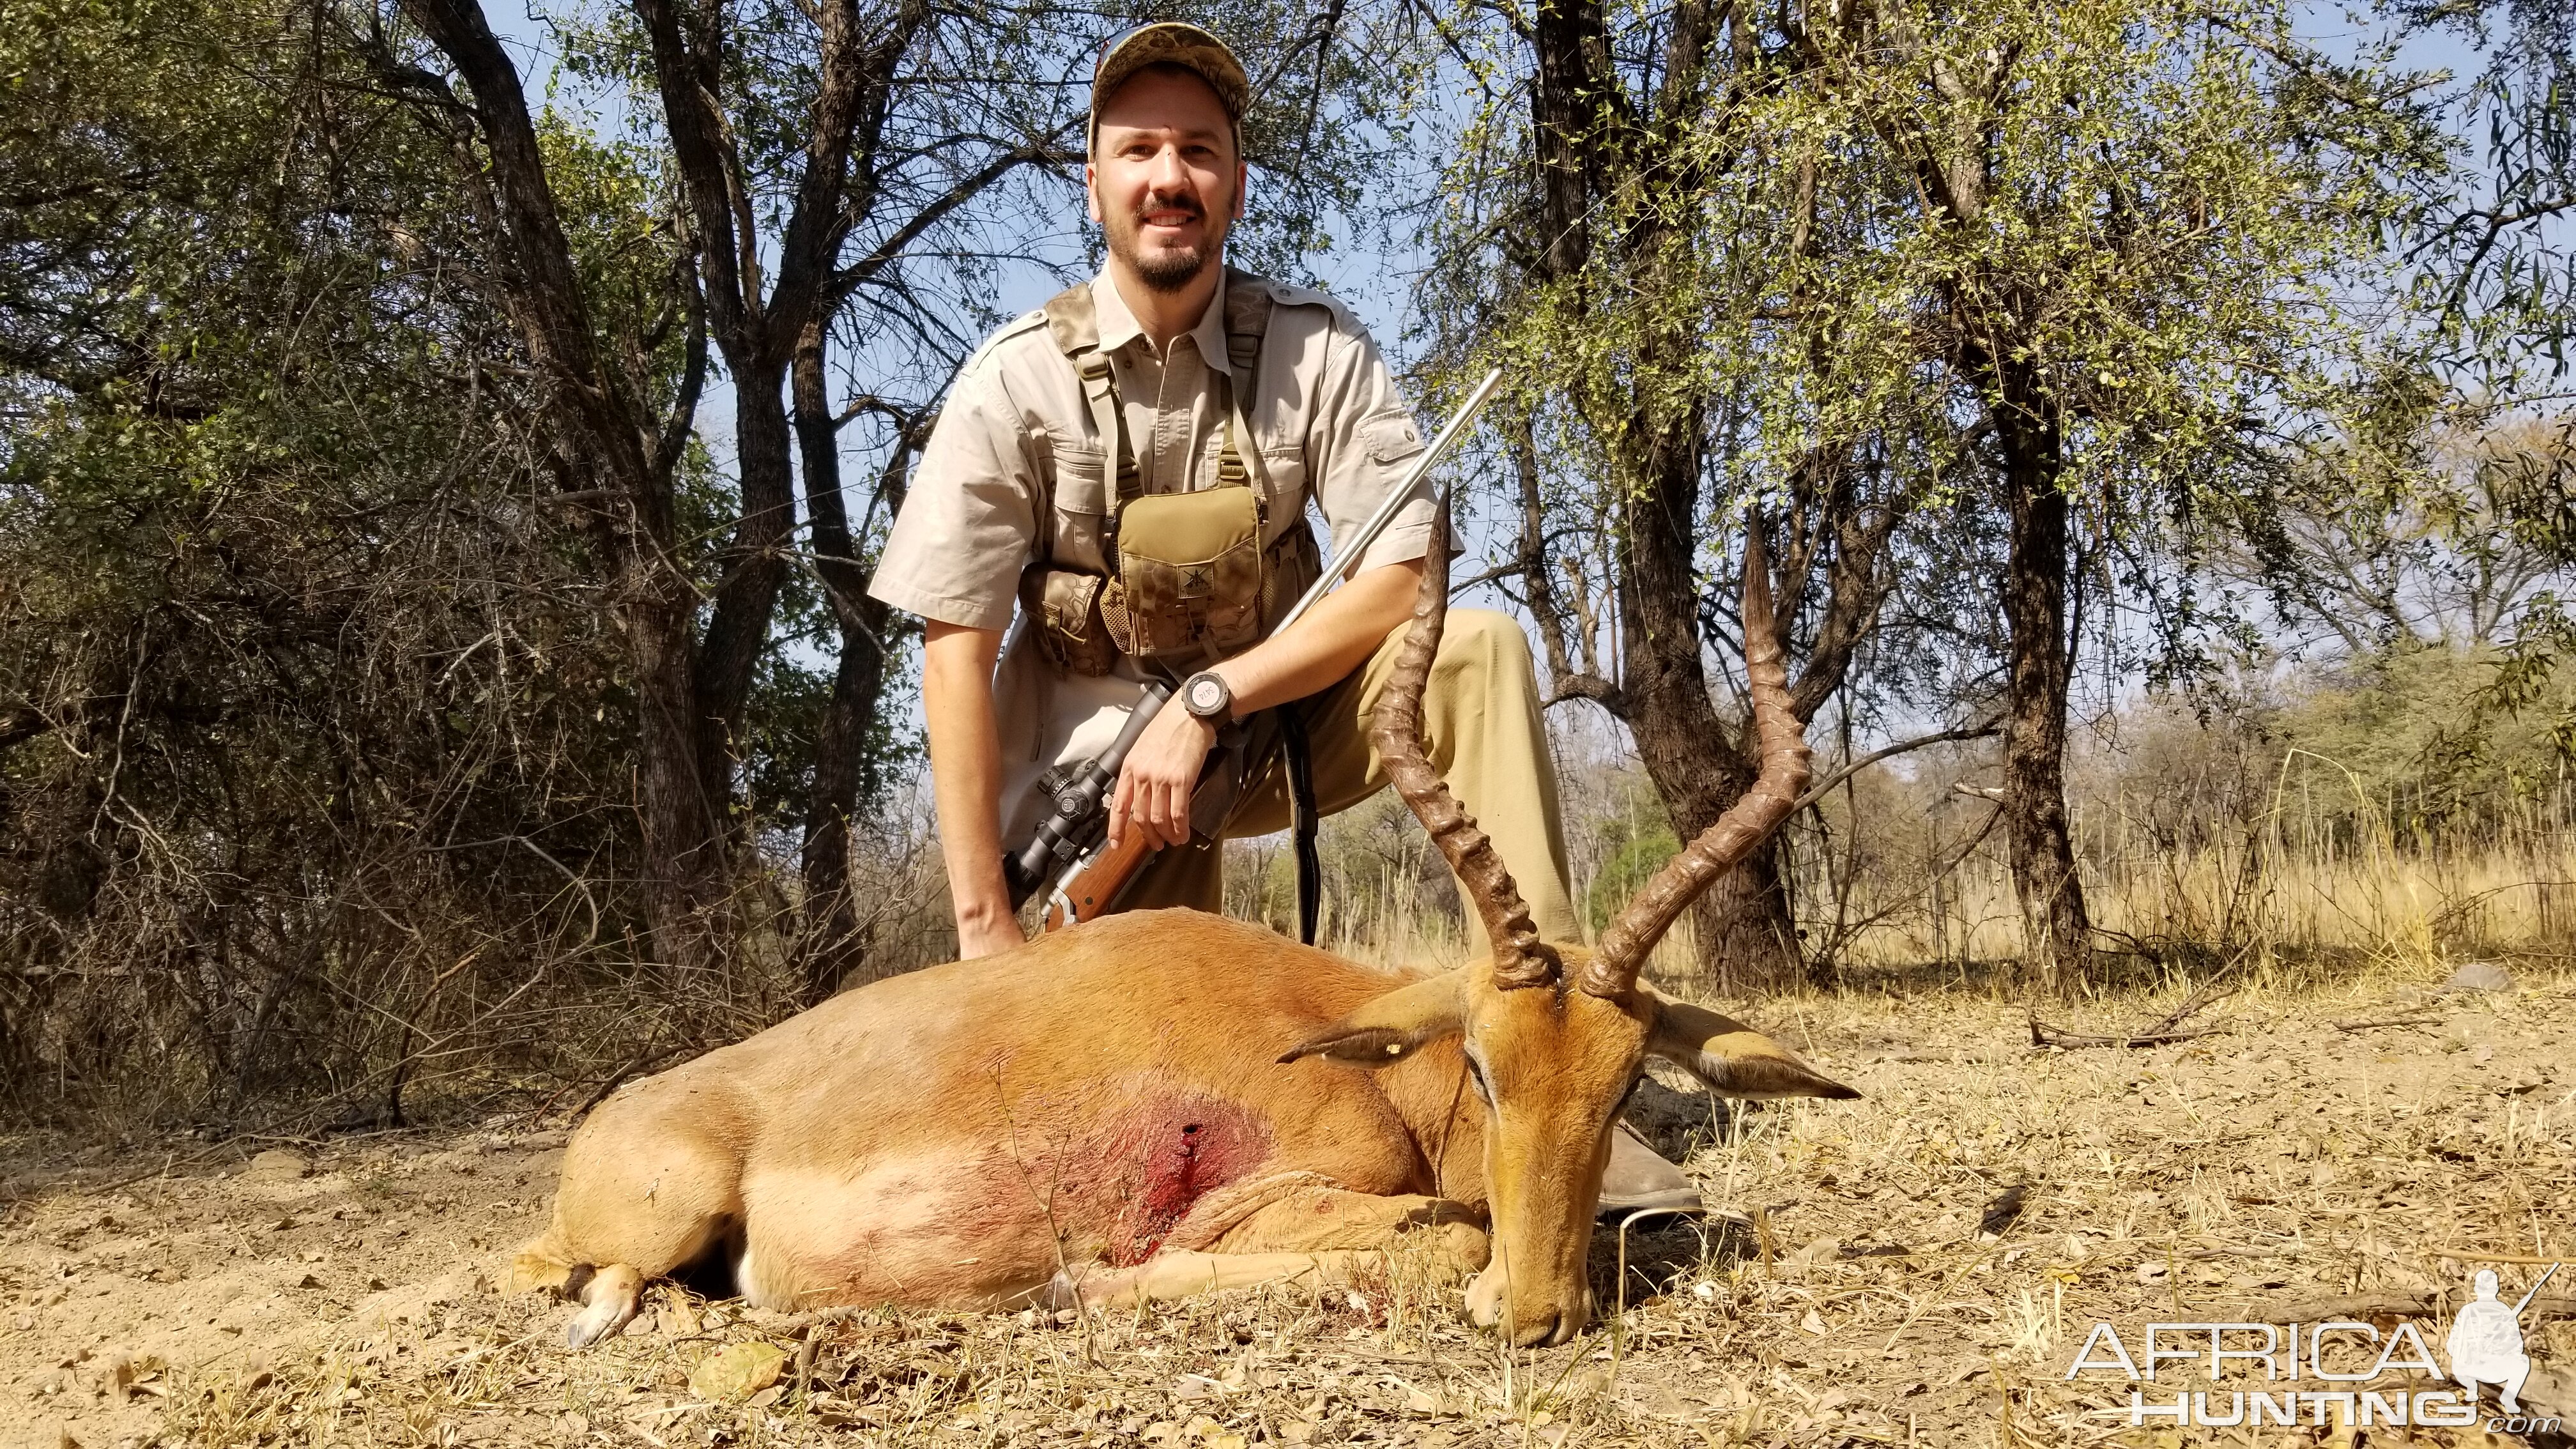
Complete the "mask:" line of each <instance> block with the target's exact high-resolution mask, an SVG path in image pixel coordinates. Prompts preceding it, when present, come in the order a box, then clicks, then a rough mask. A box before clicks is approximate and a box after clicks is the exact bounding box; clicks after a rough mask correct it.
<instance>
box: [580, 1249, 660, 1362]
mask: <svg viewBox="0 0 2576 1449" xmlns="http://www.w3.org/2000/svg"><path fill="white" fill-rule="evenodd" d="M580 1298H581V1304H582V1308H581V1311H580V1312H579V1313H576V1314H574V1315H573V1316H572V1322H570V1323H568V1324H566V1325H564V1346H565V1347H566V1348H587V1347H588V1346H590V1345H591V1344H594V1343H597V1342H598V1341H599V1340H601V1339H603V1338H606V1337H608V1336H609V1335H610V1334H612V1333H615V1332H616V1331H617V1330H619V1329H621V1328H624V1327H625V1326H626V1325H627V1322H628V1321H629V1320H631V1319H633V1318H634V1317H635V1310H636V1308H637V1307H638V1306H639V1305H640V1304H641V1303H642V1302H643V1298H644V1275H643V1274H641V1273H638V1272H636V1271H635V1270H634V1269H633V1268H630V1267H628V1266H627V1265H626V1264H624V1263H611V1264H609V1265H608V1266H607V1267H605V1268H602V1269H600V1270H599V1271H598V1272H596V1273H593V1274H591V1275H590V1281H589V1282H588V1283H585V1284H583V1285H582V1289H581V1293H580Z"/></svg>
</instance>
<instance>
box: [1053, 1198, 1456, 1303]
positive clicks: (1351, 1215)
mask: <svg viewBox="0 0 2576 1449" xmlns="http://www.w3.org/2000/svg"><path fill="white" fill-rule="evenodd" d="M1176 1236H1178V1234H1177V1233H1176ZM1408 1251H1411V1252H1427V1253H1428V1254H1429V1256H1430V1261H1431V1264H1432V1266H1433V1268H1434V1270H1435V1272H1436V1273H1437V1274H1438V1275H1439V1276H1442V1277H1444V1278H1445V1277H1459V1276H1464V1275H1466V1274H1468V1273H1473V1272H1475V1271H1476V1270H1477V1269H1479V1268H1482V1267H1483V1266H1484V1264H1485V1259H1486V1255H1487V1251H1488V1242H1487V1238H1486V1234H1485V1229H1484V1226H1483V1223H1482V1220H1481V1219H1479V1218H1478V1217H1477V1216H1476V1214H1474V1213H1473V1212H1471V1211H1470V1210H1469V1209H1467V1208H1465V1207H1463V1206H1461V1205H1460V1204H1457V1203H1453V1202H1449V1201H1446V1200H1444V1199H1441V1198H1434V1197H1422V1196H1418V1195H1404V1196H1396V1197H1377V1196H1373V1195H1371V1194H1368V1193H1358V1192H1348V1191H1344V1190H1342V1189H1340V1188H1327V1187H1309V1188H1304V1189H1301V1190H1298V1191H1295V1192H1291V1193H1289V1194H1287V1195H1286V1196H1284V1197H1282V1198H1280V1199H1279V1200H1278V1201H1275V1202H1272V1203H1270V1204H1269V1205H1267V1206H1265V1207H1262V1208H1260V1209H1258V1210H1257V1211H1254V1212H1252V1213H1250V1214H1248V1215H1246V1216H1245V1217H1243V1218H1242V1220H1241V1221H1239V1222H1236V1223H1234V1224H1233V1225H1232V1226H1230V1227H1229V1228H1227V1230H1226V1231H1225V1232H1223V1233H1222V1234H1220V1235H1219V1236H1218V1237H1217V1238H1216V1239H1215V1241H1214V1242H1212V1243H1211V1244H1210V1245H1209V1247H1208V1248H1207V1249H1206V1250H1195V1249H1179V1250H1175V1249H1166V1250H1165V1251H1163V1252H1159V1253H1156V1254H1155V1255H1154V1256H1153V1257H1151V1258H1148V1259H1147V1260H1145V1261H1144V1262H1142V1263H1139V1264H1137V1265H1136V1266H1134V1267H1132V1268H1093V1269H1090V1270H1089V1271H1087V1272H1082V1273H1079V1274H1077V1273H1075V1272H1073V1271H1072V1270H1068V1271H1066V1272H1063V1273H1059V1274H1057V1275H1056V1279H1055V1281H1054V1282H1053V1283H1051V1284H1049V1285H1048V1287H1047V1301H1048V1303H1049V1304H1050V1305H1051V1306H1054V1307H1059V1308H1071V1307H1074V1306H1076V1305H1079V1306H1081V1307H1083V1308H1086V1309H1090V1308H1102V1307H1107V1306H1110V1305H1113V1304H1136V1303H1165V1302H1171V1301H1173V1300H1176V1299H1182V1298H1192V1297H1196V1296H1198V1295H1199V1294H1202V1293H1214V1292H1222V1291H1224V1290H1226V1289H1230V1288H1252V1287H1259V1286H1261V1285H1263V1284H1269V1283H1309V1284H1315V1285H1322V1284H1332V1283H1349V1282H1352V1281H1354V1280H1356V1279H1362V1278H1376V1277H1383V1276H1385V1275H1387V1274H1388V1273H1390V1272H1392V1271H1393V1270H1394V1269H1395V1268H1396V1267H1397V1266H1398V1265H1399V1264H1400V1263H1401V1262H1402V1261H1403V1260H1404V1258H1405V1256H1406V1254H1407V1253H1408Z"/></svg>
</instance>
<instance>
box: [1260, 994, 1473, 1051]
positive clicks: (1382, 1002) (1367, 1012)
mask: <svg viewBox="0 0 2576 1449" xmlns="http://www.w3.org/2000/svg"><path fill="white" fill-rule="evenodd" d="M1465 1019H1466V973H1464V972H1463V971H1444V972H1442V973H1441V974H1440V975H1437V976H1434V977H1432V978H1431V979H1430V980H1428V981H1416V982H1415V983H1413V984H1412V985H1411V986H1405V987H1400V988H1398V989H1396V990H1394V991H1390V992H1388V993H1387V994H1385V995H1384V996H1381V997H1378V998H1376V999H1375V1000H1373V1001H1370V1002H1368V1003H1367V1004H1365V1005H1363V1006H1362V1007H1360V1009H1359V1010H1357V1011H1354V1012H1352V1013H1351V1014H1350V1015H1348V1016H1346V1017H1343V1018H1342V1019H1341V1020H1339V1021H1337V1022H1334V1023H1333V1024H1332V1025H1331V1026H1328V1027H1325V1028H1324V1029H1323V1030H1322V1031H1319V1032H1317V1033H1315V1034H1314V1035H1313V1036H1310V1037H1308V1038H1306V1039H1305V1040H1304V1041H1302V1042H1299V1043H1298V1044H1297V1045H1295V1046H1293V1047H1291V1048H1289V1049H1288V1054H1287V1055H1286V1056H1283V1057H1281V1058H1280V1059H1279V1060H1281V1061H1283V1062H1293V1061H1295V1060H1297V1059H1298V1058H1299V1057H1322V1058H1324V1059H1325V1060H1327V1061H1334V1062H1340V1063H1341V1064H1342V1065H1344V1066H1351V1067H1383V1066H1386V1065H1388V1064H1389V1063H1392V1062H1400V1061H1402V1060H1404V1059H1405V1058H1406V1057H1408V1056H1410V1055H1412V1054H1413V1049H1414V1048H1416V1047H1418V1046H1421V1045H1422V1044H1423V1043H1424V1042H1428V1041H1437V1040H1439V1039H1440V1038H1442V1037H1444V1036H1447V1035H1449V1034H1450V1033H1452V1032H1455V1031H1456V1030H1458V1027H1459V1023H1460V1022H1462V1021H1464V1020H1465Z"/></svg>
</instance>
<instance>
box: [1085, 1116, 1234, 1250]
mask: <svg viewBox="0 0 2576 1449" xmlns="http://www.w3.org/2000/svg"><path fill="white" fill-rule="evenodd" d="M1100 1146H1101V1151H1100V1154H1099V1157H1098V1159H1097V1160H1098V1165H1099V1167H1100V1169H1101V1170H1102V1176H1103V1179H1104V1181H1103V1182H1102V1186H1103V1187H1105V1188H1107V1189H1109V1191H1108V1192H1107V1194H1106V1196H1107V1197H1108V1198H1109V1199H1110V1201H1109V1202H1108V1203H1107V1204H1104V1205H1105V1206H1108V1207H1109V1208H1110V1211H1111V1221H1110V1225H1109V1233H1108V1243H1107V1245H1106V1246H1107V1249H1108V1257H1109V1261H1110V1262H1111V1263H1113V1264H1116V1265H1117V1266H1120V1267H1130V1266H1133V1265H1134V1264H1137V1263H1141V1262H1143V1261H1145V1260H1146V1259H1147V1258H1150V1257H1152V1256H1153V1254H1154V1250H1155V1249H1156V1248H1158V1247H1160V1246H1162V1242H1163V1239H1164V1238H1165V1237H1166V1236H1167V1235H1169V1234H1170V1232H1171V1231H1172V1228H1173V1226H1174V1225H1175V1224H1177V1223H1178V1222H1180V1220H1181V1219H1183V1218H1185V1217H1187V1216H1189V1212H1190V1209H1191V1208H1192V1207H1194V1206H1196V1205H1197V1203H1198V1200H1199V1199H1200V1198H1203V1197H1205V1196H1207V1195H1208V1194H1209V1193H1211V1192H1213V1191H1215V1190H1216V1189H1218V1188H1220V1187H1223V1186H1225V1185H1226V1184H1227V1183H1229V1182H1232V1181H1234V1180H1235V1179H1237V1178H1239V1177H1242V1176H1244V1175H1245V1174H1247V1173H1249V1172H1251V1171H1252V1170H1253V1169H1254V1168H1256V1167H1258V1166H1260V1165H1261V1163H1262V1162H1263V1161H1265V1160H1266V1159H1267V1158H1268V1157H1269V1156H1270V1150H1271V1134H1270V1124H1269V1122H1268V1121H1267V1120H1265V1119H1263V1118H1262V1117H1260V1116H1259V1115H1257V1114H1255V1113H1253V1112H1251V1111H1249V1110H1247V1109H1246V1108H1245V1107H1244V1106H1243V1105H1242V1104H1241V1103H1238V1102H1229V1101H1225V1100H1222V1099H1220V1098H1215V1097H1208V1096H1203V1095H1199V1094H1196V1093H1192V1094H1189V1095H1184V1096H1169V1097H1150V1098H1147V1099H1145V1100H1144V1101H1141V1102H1138V1103H1136V1104H1135V1105H1134V1106H1133V1107H1132V1108H1130V1109H1129V1110H1128V1111H1126V1112H1124V1113H1121V1114H1120V1115H1119V1117H1118V1118H1117V1119H1116V1120H1115V1121H1113V1122H1112V1123H1110V1124H1109V1130H1108V1132H1107V1133H1106V1134H1105V1135H1104V1140H1103V1141H1102V1142H1101V1144H1100Z"/></svg>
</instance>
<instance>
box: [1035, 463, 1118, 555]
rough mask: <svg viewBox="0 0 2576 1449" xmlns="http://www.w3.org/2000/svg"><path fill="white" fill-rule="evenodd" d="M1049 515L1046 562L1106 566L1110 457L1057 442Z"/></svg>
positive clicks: (1111, 493) (1111, 497) (1111, 500)
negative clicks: (1108, 458)
mask: <svg viewBox="0 0 2576 1449" xmlns="http://www.w3.org/2000/svg"><path fill="white" fill-rule="evenodd" d="M1053 452H1054V454H1055V457H1054V466H1055V482H1054V489H1053V492H1052V495H1051V497H1050V500H1049V506H1048V510H1047V512H1048V518H1047V560H1048V561H1049V562H1051V563H1053V564H1055V565H1057V566H1058V567H1060V568H1075V569H1084V570H1088V571H1090V572H1093V573H1103V572H1106V571H1107V569H1108V566H1109V564H1108V557H1109V555H1108V548H1107V542H1108V537H1109V516H1110V513H1111V511H1112V508H1113V506H1114V504H1115V501H1116V497H1117V493H1116V490H1115V488H1114V487H1113V486H1112V484H1111V482H1110V477H1109V467H1108V460H1107V458H1106V457H1104V456H1103V455H1102V453H1101V450H1100V449H1099V448H1097V447H1095V446H1093V445H1092V444H1090V443H1077V442H1066V441H1064V440H1062V439H1058V440H1056V442H1055V444H1054V447H1053Z"/></svg>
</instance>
